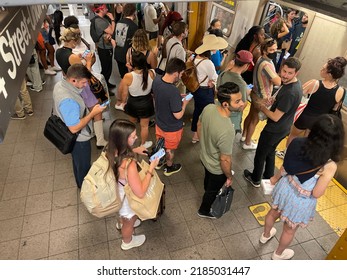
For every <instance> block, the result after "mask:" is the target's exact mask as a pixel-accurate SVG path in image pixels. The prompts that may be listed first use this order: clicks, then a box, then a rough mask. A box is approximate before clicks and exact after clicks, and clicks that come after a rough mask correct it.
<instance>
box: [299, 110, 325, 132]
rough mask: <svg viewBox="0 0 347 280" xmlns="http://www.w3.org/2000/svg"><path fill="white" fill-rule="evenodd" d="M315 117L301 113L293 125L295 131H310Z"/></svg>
mask: <svg viewBox="0 0 347 280" xmlns="http://www.w3.org/2000/svg"><path fill="white" fill-rule="evenodd" d="M318 116H319V115H317V116H311V115H307V114H305V112H303V113H302V114H301V115H300V117H299V118H298V119H297V120H296V122H295V123H294V126H295V127H296V128H297V129H300V130H306V129H310V130H311V129H312V126H313V124H314V122H315V121H316V120H317V117H318Z"/></svg>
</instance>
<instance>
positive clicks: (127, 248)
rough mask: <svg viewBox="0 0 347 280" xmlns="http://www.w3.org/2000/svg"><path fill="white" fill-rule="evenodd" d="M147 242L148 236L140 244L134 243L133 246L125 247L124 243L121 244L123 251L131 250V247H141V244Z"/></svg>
mask: <svg viewBox="0 0 347 280" xmlns="http://www.w3.org/2000/svg"><path fill="white" fill-rule="evenodd" d="M145 242H146V238H145V240H144V241H143V242H142V243H139V244H137V245H134V246H131V247H125V246H123V243H122V245H120V248H121V249H122V250H123V251H127V250H130V249H133V248H136V247H140V246H142V245H143V244H144V243H145Z"/></svg>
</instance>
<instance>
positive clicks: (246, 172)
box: [243, 169, 260, 188]
mask: <svg viewBox="0 0 347 280" xmlns="http://www.w3.org/2000/svg"><path fill="white" fill-rule="evenodd" d="M243 177H245V179H246V180H247V181H248V182H250V183H251V185H252V186H253V187H255V188H260V182H254V181H253V179H252V173H251V172H250V171H249V170H247V169H245V170H244V171H243Z"/></svg>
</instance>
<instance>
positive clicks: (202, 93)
mask: <svg viewBox="0 0 347 280" xmlns="http://www.w3.org/2000/svg"><path fill="white" fill-rule="evenodd" d="M213 103H214V88H209V87H199V89H198V90H197V91H196V92H194V113H193V120H192V126H191V129H192V131H193V132H196V131H197V124H198V120H199V117H200V115H201V113H202V111H203V110H204V108H205V107H206V106H207V105H208V104H213Z"/></svg>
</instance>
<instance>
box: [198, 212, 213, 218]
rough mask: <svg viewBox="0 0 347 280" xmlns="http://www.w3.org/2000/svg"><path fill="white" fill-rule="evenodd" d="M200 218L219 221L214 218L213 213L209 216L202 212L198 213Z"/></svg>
mask: <svg viewBox="0 0 347 280" xmlns="http://www.w3.org/2000/svg"><path fill="white" fill-rule="evenodd" d="M198 216H199V217H200V218H206V219H217V218H216V217H215V216H213V215H212V214H211V213H208V214H202V213H201V212H200V211H198Z"/></svg>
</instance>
